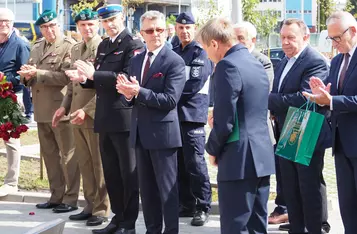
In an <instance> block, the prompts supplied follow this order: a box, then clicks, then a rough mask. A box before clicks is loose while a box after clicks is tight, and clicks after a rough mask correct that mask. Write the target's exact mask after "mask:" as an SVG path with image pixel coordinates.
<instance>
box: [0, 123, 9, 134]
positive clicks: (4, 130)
mask: <svg viewBox="0 0 357 234" xmlns="http://www.w3.org/2000/svg"><path fill="white" fill-rule="evenodd" d="M0 131H1V132H6V131H7V129H6V126H5V124H1V125H0Z"/></svg>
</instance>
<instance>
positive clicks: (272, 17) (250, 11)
mask: <svg viewBox="0 0 357 234" xmlns="http://www.w3.org/2000/svg"><path fill="white" fill-rule="evenodd" d="M242 3H243V20H244V21H248V22H250V23H252V24H253V25H255V27H256V28H257V31H258V34H259V35H260V36H261V37H262V38H263V39H264V40H265V41H266V42H268V41H269V40H268V37H269V34H270V33H271V32H273V30H274V28H275V27H276V26H277V23H278V15H277V12H276V11H273V10H265V11H263V12H259V11H257V10H256V6H257V5H258V3H259V0H243V1H242Z"/></svg>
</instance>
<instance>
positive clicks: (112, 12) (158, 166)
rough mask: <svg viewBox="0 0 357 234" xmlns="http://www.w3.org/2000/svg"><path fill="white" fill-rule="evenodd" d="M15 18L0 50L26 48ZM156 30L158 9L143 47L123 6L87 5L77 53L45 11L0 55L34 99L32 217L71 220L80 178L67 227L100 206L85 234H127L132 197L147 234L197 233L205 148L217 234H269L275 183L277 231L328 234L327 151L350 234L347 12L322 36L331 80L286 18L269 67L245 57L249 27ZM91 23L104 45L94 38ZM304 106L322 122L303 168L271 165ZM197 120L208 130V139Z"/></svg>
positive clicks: (1, 25)
mask: <svg viewBox="0 0 357 234" xmlns="http://www.w3.org/2000/svg"><path fill="white" fill-rule="evenodd" d="M13 21H14V15H13V13H12V12H11V11H10V10H8V9H5V8H3V9H0V34H1V36H2V37H1V38H0V54H1V53H4V52H6V50H9V49H11V50H13V51H20V52H21V51H22V50H25V49H26V47H25V46H23V43H22V42H21V40H20V39H16V40H15V39H14V38H16V37H15V36H14V35H15V34H14V31H13V29H12V25H13ZM165 21H166V19H165V16H164V15H163V14H162V13H160V12H158V11H148V12H146V13H144V14H143V15H142V16H141V19H140V22H141V31H140V33H141V36H142V38H143V41H142V40H140V39H139V38H137V37H134V36H132V35H131V34H130V33H129V31H128V30H127V29H126V28H125V26H124V15H123V8H122V6H120V5H107V6H103V7H101V8H99V9H98V12H94V11H92V10H88V9H86V10H83V11H81V12H80V13H79V14H78V15H77V16H76V17H75V22H76V24H77V28H78V30H79V32H80V33H81V36H82V41H81V42H78V43H75V42H74V41H73V40H72V39H70V38H67V37H65V36H64V35H62V34H61V33H60V27H59V24H58V21H57V15H56V13H55V12H53V11H50V10H45V11H44V12H43V13H42V14H41V16H40V17H39V18H38V20H37V21H36V25H38V26H39V27H40V31H41V33H42V35H43V39H42V40H39V41H37V42H36V43H35V44H34V45H33V46H32V48H31V52H30V53H29V54H28V48H27V55H26V54H22V55H21V56H19V58H15V59H14V60H8V58H7V57H5V56H2V57H1V58H0V71H1V72H4V73H5V74H7V73H6V72H8V71H7V70H6V71H5V70H4V69H3V67H7V68H8V67H9V66H10V65H12V67H11V69H12V71H13V72H14V71H15V72H17V73H18V74H19V75H20V77H18V78H17V80H15V79H14V81H13V80H9V81H10V82H18V81H19V80H20V79H21V82H22V83H23V84H24V85H25V86H27V87H31V89H32V93H33V104H34V114H35V121H36V122H37V127H38V135H39V140H40V149H41V151H40V153H41V156H42V157H43V158H44V161H45V166H46V169H47V173H48V179H49V183H50V191H51V197H50V199H49V201H48V202H46V203H43V204H37V205H36V207H37V208H39V209H52V210H53V212H55V213H63V212H70V211H74V210H77V209H78V207H77V201H78V194H79V186H80V175H82V180H83V191H84V197H85V200H86V202H87V205H86V207H84V209H83V210H82V211H81V212H80V213H78V214H74V215H70V216H69V219H71V220H86V225H87V226H97V225H101V224H102V223H104V222H107V221H108V216H109V209H110V208H111V211H112V212H113V213H114V217H113V218H112V219H111V221H110V223H109V224H108V225H107V226H106V227H105V228H103V229H95V230H93V233H97V234H100V233H102V234H104V233H115V234H134V233H136V231H135V222H136V220H137V217H138V210H139V195H140V196H141V202H142V208H143V214H144V220H145V225H146V228H147V233H154V234H157V233H162V232H163V233H167V234H168V233H172V234H174V233H179V217H192V221H191V225H193V226H202V225H204V224H205V223H206V222H207V220H208V218H209V213H210V209H211V194H212V192H211V184H210V180H209V175H208V170H207V164H206V161H205V158H204V152H205V150H206V151H207V153H208V154H209V161H210V163H211V164H212V165H215V166H218V175H217V181H218V192H219V207H220V214H221V233H223V234H232V233H242V234H243V233H267V224H268V214H267V201H268V198H269V188H270V175H271V174H274V173H276V174H277V184H278V186H277V195H278V196H277V199H276V204H277V208H276V209H275V210H274V212H273V213H272V214H271V215H270V216H269V223H285V222H287V221H289V224H287V225H282V226H281V228H282V229H284V230H287V231H289V233H292V234H301V233H309V234H322V233H328V232H329V228H330V227H329V224H328V223H327V208H326V204H327V203H326V185H325V182H324V180H323V176H322V170H323V160H324V153H325V149H326V148H328V147H331V146H332V147H333V150H334V153H335V161H336V172H337V173H336V174H337V182H338V183H337V185H338V191H339V197H340V206H341V215H342V219H343V222H344V226H345V233H346V234H352V233H354V230H357V227H356V225H357V223H356V222H355V221H356V220H357V219H356V218H357V217H356V216H357V214H356V210H357V203H356V199H355V198H356V197H357V194H356V191H357V190H356V183H355V181H356V180H357V178H356V173H355V170H356V167H357V164H356V162H355V160H354V159H355V157H356V156H355V155H357V152H356V150H355V147H354V145H353V143H354V142H353V140H351V139H353V137H352V138H351V137H348V135H351V134H352V136H354V134H355V133H354V132H355V131H353V130H354V128H355V123H354V121H353V119H354V117H355V114H354V112H355V110H356V100H355V99H356V96H355V95H356V91H355V90H356V89H355V85H354V83H353V82H352V81H353V78H354V76H353V69H354V68H355V63H356V61H357V60H356V58H355V57H354V50H355V47H356V44H357V23H356V20H355V19H354V18H353V17H352V15H350V14H349V13H346V12H337V13H334V14H333V15H332V16H331V17H330V18H329V20H328V21H327V26H328V33H329V37H328V38H329V39H331V40H332V41H333V45H334V47H336V48H337V49H338V50H339V52H341V53H342V55H338V56H337V57H336V58H334V59H333V60H332V64H331V68H330V72H329V67H328V65H327V63H326V60H325V59H324V58H323V57H322V56H321V55H320V54H319V53H318V52H317V51H315V50H314V49H313V48H311V46H309V44H308V40H309V33H308V28H307V26H306V24H305V23H304V22H303V21H301V20H298V19H287V20H285V21H284V23H283V26H282V28H281V31H280V35H281V40H282V48H283V50H284V52H285V54H286V57H285V58H284V59H283V60H282V61H281V62H280V63H279V64H278V66H277V67H275V69H274V70H273V66H272V63H271V62H270V60H269V58H268V57H266V56H265V55H263V54H261V53H259V52H257V51H256V50H255V42H256V34H257V32H256V29H255V27H254V26H253V25H252V24H250V23H248V22H244V23H242V24H237V25H232V24H231V23H230V22H229V21H227V20H225V19H221V18H216V19H212V20H209V21H208V22H207V23H206V24H205V25H204V26H203V27H202V28H201V29H200V30H199V31H198V32H196V26H195V20H194V17H193V16H192V14H191V13H190V12H184V13H181V14H180V15H179V16H178V18H177V20H176V25H175V27H174V28H175V30H176V34H177V35H176V36H175V35H173V33H172V31H173V29H172V25H169V26H168V33H167V34H166V33H164V32H165V30H166V27H167V26H166V22H165ZM99 23H101V24H102V26H103V28H104V29H105V31H106V34H107V35H108V37H107V38H105V39H104V40H102V39H101V37H100V36H99V35H98V29H99ZM195 38H197V40H196V39H195ZM10 39H11V40H12V41H11V46H10V45H9V40H10ZM238 42H239V43H238ZM168 43H169V44H170V47H173V48H172V49H171V48H170V47H169V46H168V45H167V44H168ZM176 43H178V44H177V45H176ZM7 52H9V51H7ZM343 54H344V56H343ZM24 56H25V57H26V56H27V58H26V59H24ZM356 56H357V55H356ZM350 58H351V59H350ZM2 64H6V65H2ZM341 64H343V65H341ZM11 69H10V70H11ZM210 81H211V82H213V84H211V85H210V84H209V82H210ZM329 82H330V83H329ZM348 82H349V83H348ZM328 83H329V84H328ZM210 87H211V88H210ZM212 89H213V90H214V92H213V91H212ZM209 92H210V94H211V95H212V93H214V97H213V100H214V109H213V114H212V113H210V114H209V113H208V107H209V105H210V103H209V102H210V101H209ZM306 97H308V98H309V99H310V100H312V101H314V102H316V103H318V104H319V106H318V108H317V109H318V110H317V111H318V112H319V113H321V114H323V115H324V116H326V118H325V122H324V124H323V127H322V130H321V133H320V137H319V140H318V143H317V146H316V148H315V152H314V155H313V158H312V161H311V164H310V166H304V165H300V164H298V163H294V162H292V161H289V160H286V159H284V158H281V157H277V156H275V157H274V151H273V146H274V145H275V143H276V142H277V141H278V140H279V137H280V133H281V131H282V128H283V125H284V121H285V118H286V113H287V110H288V108H289V106H294V107H300V106H302V105H303V104H304V103H305V102H306V100H307V99H306ZM268 111H269V112H268ZM207 122H208V123H209V125H210V126H211V128H212V131H211V133H210V135H209V138H208V141H207V143H206V133H205V130H204V125H205V124H206V123H207ZM331 129H332V131H331ZM9 158H10V157H9ZM9 160H10V159H9ZM10 186H11V185H10ZM139 190H140V193H139Z"/></svg>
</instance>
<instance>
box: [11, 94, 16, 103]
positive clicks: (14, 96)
mask: <svg viewBox="0 0 357 234" xmlns="http://www.w3.org/2000/svg"><path fill="white" fill-rule="evenodd" d="M10 98H11V99H12V101H13V102H17V96H16V94H14V93H10Z"/></svg>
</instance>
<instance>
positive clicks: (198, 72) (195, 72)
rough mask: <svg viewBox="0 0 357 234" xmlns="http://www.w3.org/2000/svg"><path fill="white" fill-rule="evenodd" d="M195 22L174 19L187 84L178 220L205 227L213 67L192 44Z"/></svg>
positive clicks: (185, 17)
mask: <svg viewBox="0 0 357 234" xmlns="http://www.w3.org/2000/svg"><path fill="white" fill-rule="evenodd" d="M195 29H196V26H195V19H194V17H193V15H192V13H191V12H182V13H181V14H180V15H179V16H178V17H177V19H176V32H177V35H178V37H179V39H180V45H179V46H177V47H175V48H174V49H173V51H175V52H176V53H177V54H178V55H180V56H181V57H182V58H183V60H184V61H185V63H186V67H185V68H186V83H185V87H184V89H183V92H182V95H181V98H180V101H179V103H178V114H179V120H180V126H181V134H182V140H183V144H182V149H181V150H180V151H179V156H178V158H179V159H178V160H179V161H178V162H179V194H180V217H193V219H192V221H191V225H193V226H202V225H204V224H205V223H206V222H207V220H208V216H209V212H210V209H211V196H212V190H211V183H210V181H209V176H208V170H207V164H206V161H205V157H204V155H205V143H206V132H205V128H204V126H205V124H206V123H207V115H208V101H209V98H208V89H209V81H208V78H209V76H210V75H211V74H212V69H213V64H212V62H211V61H210V60H209V59H208V57H207V53H206V52H205V51H204V50H203V49H202V46H201V45H200V44H199V43H198V42H197V41H195V40H194V38H193V37H194V35H195V31H196V30H195Z"/></svg>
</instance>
